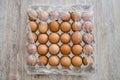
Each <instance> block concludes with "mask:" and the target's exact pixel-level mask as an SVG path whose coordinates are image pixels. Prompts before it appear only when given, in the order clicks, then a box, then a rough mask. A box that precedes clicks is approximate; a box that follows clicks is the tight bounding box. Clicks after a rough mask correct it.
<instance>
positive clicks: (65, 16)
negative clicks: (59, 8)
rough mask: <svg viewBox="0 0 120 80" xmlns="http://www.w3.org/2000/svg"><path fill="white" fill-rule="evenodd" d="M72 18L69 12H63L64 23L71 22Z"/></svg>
mask: <svg viewBox="0 0 120 80" xmlns="http://www.w3.org/2000/svg"><path fill="white" fill-rule="evenodd" d="M70 18H71V15H70V13H69V12H62V13H61V19H62V20H63V21H69V20H70Z"/></svg>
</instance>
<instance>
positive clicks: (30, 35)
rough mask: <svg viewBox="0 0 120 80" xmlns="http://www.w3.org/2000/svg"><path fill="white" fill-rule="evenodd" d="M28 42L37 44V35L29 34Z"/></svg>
mask: <svg viewBox="0 0 120 80" xmlns="http://www.w3.org/2000/svg"><path fill="white" fill-rule="evenodd" d="M27 41H28V42H29V43H34V42H36V41H37V34H36V33H31V32H30V33H28V34H27Z"/></svg>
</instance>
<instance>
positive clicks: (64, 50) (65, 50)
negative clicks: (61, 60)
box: [60, 44, 71, 55]
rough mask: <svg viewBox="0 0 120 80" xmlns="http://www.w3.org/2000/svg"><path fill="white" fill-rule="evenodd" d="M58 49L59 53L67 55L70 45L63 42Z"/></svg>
mask: <svg viewBox="0 0 120 80" xmlns="http://www.w3.org/2000/svg"><path fill="white" fill-rule="evenodd" d="M60 50H61V53H62V54H63V55H68V54H70V51H71V47H70V46H69V45H68V44H63V45H62V46H61V47H60Z"/></svg>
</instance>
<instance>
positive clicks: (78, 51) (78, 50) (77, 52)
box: [72, 45, 82, 55]
mask: <svg viewBox="0 0 120 80" xmlns="http://www.w3.org/2000/svg"><path fill="white" fill-rule="evenodd" d="M72 53H73V54H74V55H80V54H82V46H80V45H73V46H72Z"/></svg>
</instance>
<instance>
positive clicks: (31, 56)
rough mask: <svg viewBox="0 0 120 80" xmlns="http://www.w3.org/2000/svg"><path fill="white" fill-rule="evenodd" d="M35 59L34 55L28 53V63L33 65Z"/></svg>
mask: <svg viewBox="0 0 120 80" xmlns="http://www.w3.org/2000/svg"><path fill="white" fill-rule="evenodd" d="M36 62H37V60H36V57H35V56H34V55H29V56H28V57H27V64H28V65H31V66H34V65H35V64H36Z"/></svg>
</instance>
